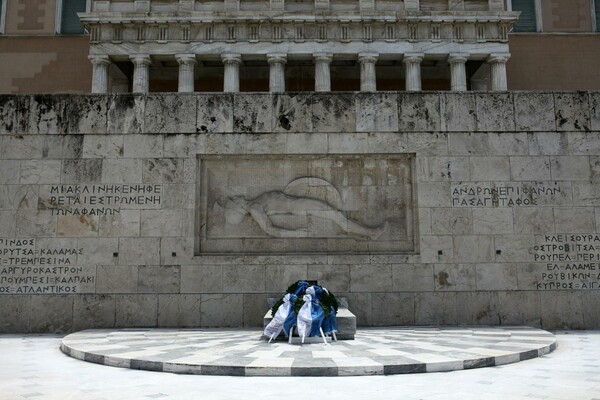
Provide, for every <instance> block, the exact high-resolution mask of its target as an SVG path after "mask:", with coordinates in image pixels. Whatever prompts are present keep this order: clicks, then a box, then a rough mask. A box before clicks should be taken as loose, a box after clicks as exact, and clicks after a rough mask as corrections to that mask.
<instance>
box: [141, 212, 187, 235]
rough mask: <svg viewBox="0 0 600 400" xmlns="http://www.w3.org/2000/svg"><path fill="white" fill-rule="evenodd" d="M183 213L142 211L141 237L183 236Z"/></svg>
mask: <svg viewBox="0 0 600 400" xmlns="http://www.w3.org/2000/svg"><path fill="white" fill-rule="evenodd" d="M182 226H183V220H182V212H181V210H180V209H164V210H141V213H140V236H142V237H144V236H152V237H167V236H182Z"/></svg>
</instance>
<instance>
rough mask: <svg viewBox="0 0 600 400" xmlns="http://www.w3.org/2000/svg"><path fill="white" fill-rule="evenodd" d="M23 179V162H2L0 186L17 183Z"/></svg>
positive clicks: (0, 166) (0, 163)
mask: <svg viewBox="0 0 600 400" xmlns="http://www.w3.org/2000/svg"><path fill="white" fill-rule="evenodd" d="M20 179H21V162H20V161H18V160H0V184H7V183H15V182H19V181H20Z"/></svg>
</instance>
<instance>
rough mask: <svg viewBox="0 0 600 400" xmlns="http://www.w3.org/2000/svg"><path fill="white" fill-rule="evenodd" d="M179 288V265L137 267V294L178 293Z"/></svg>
mask: <svg viewBox="0 0 600 400" xmlns="http://www.w3.org/2000/svg"><path fill="white" fill-rule="evenodd" d="M180 286H181V267H180V266H179V265H161V266H145V265H140V266H139V267H138V293H179V291H180Z"/></svg>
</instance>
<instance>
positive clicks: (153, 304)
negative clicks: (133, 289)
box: [115, 294, 158, 327]
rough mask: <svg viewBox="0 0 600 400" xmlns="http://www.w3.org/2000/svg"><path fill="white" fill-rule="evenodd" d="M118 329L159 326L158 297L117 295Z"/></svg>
mask: <svg viewBox="0 0 600 400" xmlns="http://www.w3.org/2000/svg"><path fill="white" fill-rule="evenodd" d="M115 299H116V309H117V312H116V321H115V325H116V326H117V327H122V326H137V327H152V326H157V325H158V295H155V294H139V295H116V296H115Z"/></svg>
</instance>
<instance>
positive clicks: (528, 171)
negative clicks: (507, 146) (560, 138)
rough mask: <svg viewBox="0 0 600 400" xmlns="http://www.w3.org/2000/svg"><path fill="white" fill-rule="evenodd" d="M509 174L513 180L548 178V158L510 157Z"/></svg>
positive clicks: (540, 179)
mask: <svg viewBox="0 0 600 400" xmlns="http://www.w3.org/2000/svg"><path fill="white" fill-rule="evenodd" d="M510 174H511V179H512V180H514V181H548V180H550V160H549V158H548V157H542V156H536V157H519V156H516V157H510Z"/></svg>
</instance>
